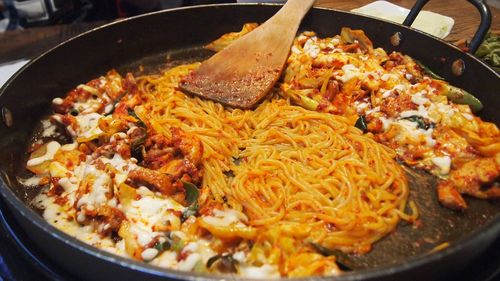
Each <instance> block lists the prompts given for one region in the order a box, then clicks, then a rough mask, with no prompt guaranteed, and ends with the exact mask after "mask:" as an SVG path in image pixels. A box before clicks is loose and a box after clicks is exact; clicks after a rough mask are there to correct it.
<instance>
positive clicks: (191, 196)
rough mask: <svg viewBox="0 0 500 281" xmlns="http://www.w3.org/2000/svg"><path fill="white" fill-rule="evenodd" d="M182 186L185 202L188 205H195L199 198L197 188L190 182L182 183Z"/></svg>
mask: <svg viewBox="0 0 500 281" xmlns="http://www.w3.org/2000/svg"><path fill="white" fill-rule="evenodd" d="M182 184H183V185H184V189H185V190H186V202H188V204H190V205H192V204H194V203H196V201H197V200H198V197H199V196H200V191H199V190H198V187H196V185H194V184H192V183H190V182H185V181H183V182H182Z"/></svg>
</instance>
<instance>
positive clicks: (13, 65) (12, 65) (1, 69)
mask: <svg viewBox="0 0 500 281" xmlns="http://www.w3.org/2000/svg"><path fill="white" fill-rule="evenodd" d="M28 61H29V60H24V59H23V60H17V61H10V62H7V63H4V64H0V87H2V86H3V84H5V82H7V80H9V78H10V77H11V76H12V75H13V74H14V73H16V71H18V70H19V69H20V68H21V67H23V66H24V65H25V64H26V63H27V62H28Z"/></svg>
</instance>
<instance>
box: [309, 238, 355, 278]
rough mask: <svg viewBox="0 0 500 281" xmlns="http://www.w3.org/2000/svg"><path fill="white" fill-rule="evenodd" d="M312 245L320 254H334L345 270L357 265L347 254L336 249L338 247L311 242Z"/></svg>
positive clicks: (341, 267)
mask: <svg viewBox="0 0 500 281" xmlns="http://www.w3.org/2000/svg"><path fill="white" fill-rule="evenodd" d="M310 245H311V246H312V247H313V248H314V249H315V250H316V251H317V252H318V253H320V254H322V255H323V256H325V257H328V256H334V257H335V262H336V263H337V264H338V266H339V268H340V269H342V270H345V271H349V270H353V269H355V267H356V266H355V265H354V263H353V262H352V260H351V259H350V258H349V256H348V255H346V254H345V253H344V252H342V251H339V250H336V249H328V248H326V247H323V246H321V245H320V244H318V243H314V242H310Z"/></svg>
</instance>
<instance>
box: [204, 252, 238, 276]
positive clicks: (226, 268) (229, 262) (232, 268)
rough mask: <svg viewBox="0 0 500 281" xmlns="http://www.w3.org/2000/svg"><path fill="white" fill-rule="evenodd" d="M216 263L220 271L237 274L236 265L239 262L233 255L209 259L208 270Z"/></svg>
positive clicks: (216, 256)
mask: <svg viewBox="0 0 500 281" xmlns="http://www.w3.org/2000/svg"><path fill="white" fill-rule="evenodd" d="M215 263H217V264H218V269H219V270H220V271H221V272H225V273H236V272H237V269H236V265H237V264H238V261H237V260H235V259H234V258H233V256H232V255H231V254H226V255H215V256H213V257H211V258H209V259H208V261H207V268H208V269H210V268H211V267H212V265H214V264H215Z"/></svg>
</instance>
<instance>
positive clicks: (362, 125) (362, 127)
mask: <svg viewBox="0 0 500 281" xmlns="http://www.w3.org/2000/svg"><path fill="white" fill-rule="evenodd" d="M354 126H355V127H356V128H358V129H360V130H361V131H363V133H366V132H367V131H368V126H367V125H366V117H365V116H364V115H359V118H358V120H357V121H356V124H354Z"/></svg>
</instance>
